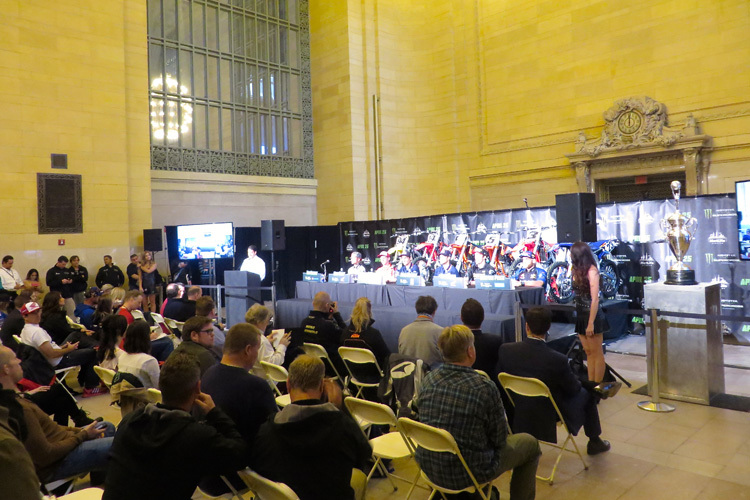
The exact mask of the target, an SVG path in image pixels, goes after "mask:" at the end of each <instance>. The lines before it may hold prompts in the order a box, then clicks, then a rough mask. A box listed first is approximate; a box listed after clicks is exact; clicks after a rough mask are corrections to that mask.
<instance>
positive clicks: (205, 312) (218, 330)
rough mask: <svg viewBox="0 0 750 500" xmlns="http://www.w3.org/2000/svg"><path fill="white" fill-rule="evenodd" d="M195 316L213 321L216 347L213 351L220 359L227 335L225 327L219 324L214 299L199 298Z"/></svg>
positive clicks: (206, 296) (196, 303)
mask: <svg viewBox="0 0 750 500" xmlns="http://www.w3.org/2000/svg"><path fill="white" fill-rule="evenodd" d="M195 315H196V316H205V317H207V318H208V319H210V320H211V322H212V323H211V324H212V325H213V327H214V346H213V347H212V348H211V350H212V351H213V352H214V354H216V356H217V357H219V358H220V357H221V356H222V353H223V350H224V340H225V338H226V335H225V333H224V325H222V324H221V323H219V322H218V320H217V318H216V304H215V303H214V299H212V298H211V297H209V296H208V295H204V296H202V297H199V298H198V300H196V301H195Z"/></svg>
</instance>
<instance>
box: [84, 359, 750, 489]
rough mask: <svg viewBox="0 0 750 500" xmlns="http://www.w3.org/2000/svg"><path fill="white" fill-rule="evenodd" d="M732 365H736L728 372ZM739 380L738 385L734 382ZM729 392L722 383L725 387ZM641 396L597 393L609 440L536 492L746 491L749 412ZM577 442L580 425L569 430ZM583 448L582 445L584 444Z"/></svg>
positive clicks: (545, 466) (101, 404)
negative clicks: (663, 407) (644, 405)
mask: <svg viewBox="0 0 750 500" xmlns="http://www.w3.org/2000/svg"><path fill="white" fill-rule="evenodd" d="M607 362H608V363H610V364H611V365H612V366H613V367H614V368H615V369H616V370H617V371H618V372H620V373H621V374H622V375H623V376H624V377H625V378H627V379H628V380H629V381H630V382H631V383H632V384H633V388H634V389H635V388H638V387H640V386H642V385H643V384H645V383H646V361H645V358H643V357H640V356H630V355H623V354H615V353H612V352H610V353H608V354H607ZM735 372H736V373H735ZM748 373H749V372H748V370H738V369H728V371H727V377H728V378H727V382H728V383H729V382H730V378H731V377H736V378H741V379H742V380H743V381H742V383H741V384H736V385H737V387H738V388H739V389H741V390H742V391H740V392H735V393H744V394H750V381H748ZM740 385H741V386H743V387H740ZM728 392H729V391H728ZM644 399H646V398H645V397H644V396H639V395H636V394H632V393H631V392H630V390H628V389H627V388H626V387H623V389H622V390H621V391H620V393H619V394H618V395H617V396H616V397H615V398H612V399H608V400H605V401H602V402H601V404H600V406H599V412H600V416H601V419H602V427H603V430H604V432H603V435H602V437H603V438H605V439H608V440H609V441H610V442H611V443H612V449H611V451H609V452H608V453H605V454H602V455H597V456H595V457H588V456H586V460H587V462H588V463H589V469H588V470H583V468H582V465H581V463H580V461H579V460H578V458H577V457H576V456H575V455H573V454H569V453H566V454H565V456H563V458H562V460H561V462H560V466H559V467H558V471H557V474H556V477H555V483H554V485H552V486H550V485H548V484H546V483H542V482H540V481H538V482H537V495H536V497H537V498H538V499H554V500H563V499H569V500H574V499H588V498H595V499H597V500H610V499H612V500H615V499H619V500H630V499H644V498H647V499H659V500H669V499H679V500H691V499H701V500H711V499H732V500H739V499H745V498H747V499H750V414H748V413H744V412H737V411H732V410H723V409H719V408H711V407H705V406H701V405H694V404H689V403H682V402H678V401H670V403H671V404H674V406H676V407H677V409H676V411H675V412H673V413H663V414H655V413H649V412H646V411H643V410H641V409H639V408H638V407H637V406H636V405H637V403H638V402H639V401H642V400H644ZM82 405H83V407H84V408H86V409H87V410H89V411H91V412H92V414H94V415H102V416H104V417H105V418H107V419H110V420H112V421H114V422H118V421H119V410H117V409H115V408H113V407H111V406H108V405H109V397H107V396H101V397H95V398H89V399H86V400H82ZM576 441H577V443H578V445H579V447H583V449H585V445H586V438H585V436H583V433H582V432H581V434H580V435H579V437H577V438H576ZM542 450H543V452H544V453H543V456H542V459H541V462H540V465H539V467H540V470H542V472H543V473H544V474H548V471H549V470H550V468H551V467H552V465H553V463H554V458H555V457H556V454H555V452H556V450H554V449H552V448H550V447H548V446H545V445H542ZM584 453H585V452H584ZM394 466H395V468H396V473H397V474H399V475H403V476H405V477H413V475H414V473H415V471H416V469H415V468H414V465H413V463H412V462H410V461H395V462H394ZM509 479H510V474H509V473H506V474H503V475H502V476H500V478H499V479H498V480H497V481H496V482H495V484H496V485H497V486H498V487H499V488H500V491H501V497H502V498H504V499H507V498H508V482H509ZM396 483H397V484H398V485H399V488H398V490H397V491H395V492H394V491H392V488H391V486H390V484H389V483H388V482H387V481H386V480H384V479H375V480H372V481H371V483H370V485H369V488H368V492H367V499H368V500H370V499H372V500H381V499H389V500H390V499H393V500H395V499H402V498H405V497H406V492H407V491H408V486H407V485H406V484H405V483H402V484H399V483H400V482H399V481H398V480H396ZM412 498H413V499H415V500H423V499H426V498H427V492H426V491H425V490H421V489H416V490H415V492H414V494H413V495H412ZM332 500H334V499H332Z"/></svg>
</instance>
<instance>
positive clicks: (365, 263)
mask: <svg viewBox="0 0 750 500" xmlns="http://www.w3.org/2000/svg"><path fill="white" fill-rule="evenodd" d="M362 263H363V264H364V265H366V266H369V265H370V264H371V263H372V261H371V260H370V257H365V258H364V259H362Z"/></svg>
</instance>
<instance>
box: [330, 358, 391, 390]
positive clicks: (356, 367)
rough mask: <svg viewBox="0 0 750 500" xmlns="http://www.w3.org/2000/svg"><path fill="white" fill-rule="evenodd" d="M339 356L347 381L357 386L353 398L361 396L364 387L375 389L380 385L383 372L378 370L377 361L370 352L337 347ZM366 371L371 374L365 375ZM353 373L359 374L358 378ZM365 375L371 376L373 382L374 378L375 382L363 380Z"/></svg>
mask: <svg viewBox="0 0 750 500" xmlns="http://www.w3.org/2000/svg"><path fill="white" fill-rule="evenodd" d="M339 356H341V359H342V360H343V362H344V366H345V367H346V371H348V372H349V380H350V381H351V383H352V384H354V385H355V386H357V394H355V395H354V397H355V398H358V397H360V396H361V395H362V390H363V389H364V388H365V387H374V388H377V387H378V386H379V385H380V379H382V378H383V371H382V370H381V369H380V365H378V360H377V359H376V358H375V355H374V354H373V353H372V351H371V350H369V349H360V348H357V347H339ZM368 371H369V372H371V373H367V372H368ZM355 372H357V373H359V375H360V377H359V378H357V376H356V375H354V373H355ZM366 375H373V377H372V378H373V380H374V377H375V376H376V377H377V381H373V382H368V381H367V380H365V376H366Z"/></svg>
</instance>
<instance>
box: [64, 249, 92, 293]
mask: <svg viewBox="0 0 750 500" xmlns="http://www.w3.org/2000/svg"><path fill="white" fill-rule="evenodd" d="M80 262H81V259H80V258H79V257H78V256H77V255H73V256H71V257H70V267H69V268H68V269H69V270H70V277H71V279H72V280H73V283H71V284H70V286H71V288H72V290H73V301H74V302H75V304H76V305H78V304H81V303H83V299H84V293H85V292H86V288H88V286H89V271H88V269H86V268H85V267H83V266H82V265H80Z"/></svg>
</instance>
